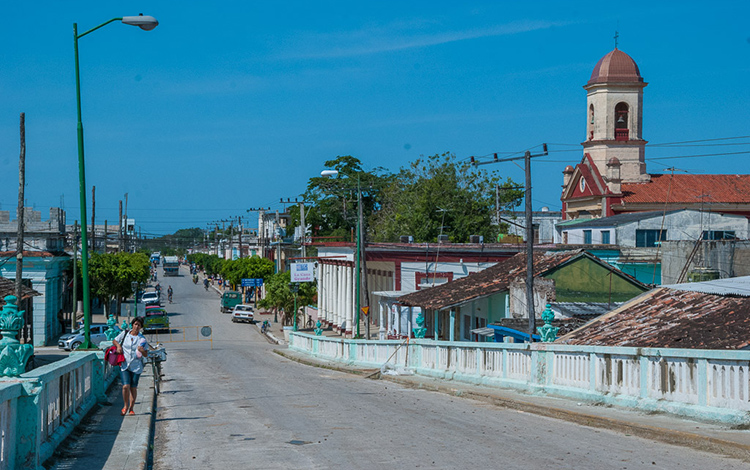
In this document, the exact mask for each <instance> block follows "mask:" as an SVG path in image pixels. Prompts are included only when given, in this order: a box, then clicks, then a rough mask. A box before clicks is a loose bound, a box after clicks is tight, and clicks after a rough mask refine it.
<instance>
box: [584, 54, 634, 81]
mask: <svg viewBox="0 0 750 470" xmlns="http://www.w3.org/2000/svg"><path fill="white" fill-rule="evenodd" d="M642 81H643V77H641V71H640V70H638V65H637V64H636V63H635V61H634V60H633V59H632V58H631V57H630V56H629V55H627V54H626V53H624V52H622V51H621V50H619V49H615V50H614V51H612V52H610V53H609V54H607V55H605V56H604V57H602V58H601V59H599V62H597V63H596V66H595V67H594V71H593V72H592V73H591V78H590V79H589V82H588V84H589V85H591V84H593V83H606V82H642Z"/></svg>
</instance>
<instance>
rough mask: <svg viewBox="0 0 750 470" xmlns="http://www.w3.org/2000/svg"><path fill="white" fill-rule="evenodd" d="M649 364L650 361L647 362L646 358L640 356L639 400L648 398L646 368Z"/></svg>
mask: <svg viewBox="0 0 750 470" xmlns="http://www.w3.org/2000/svg"><path fill="white" fill-rule="evenodd" d="M650 362H651V361H649V358H648V356H641V357H640V358H639V363H640V369H641V370H640V382H641V387H640V395H639V396H640V398H647V397H648V366H649V363H650Z"/></svg>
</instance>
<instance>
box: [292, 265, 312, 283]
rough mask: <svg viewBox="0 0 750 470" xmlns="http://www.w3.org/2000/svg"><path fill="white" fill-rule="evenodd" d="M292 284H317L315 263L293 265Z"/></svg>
mask: <svg viewBox="0 0 750 470" xmlns="http://www.w3.org/2000/svg"><path fill="white" fill-rule="evenodd" d="M291 266H292V282H315V263H292V264H291Z"/></svg>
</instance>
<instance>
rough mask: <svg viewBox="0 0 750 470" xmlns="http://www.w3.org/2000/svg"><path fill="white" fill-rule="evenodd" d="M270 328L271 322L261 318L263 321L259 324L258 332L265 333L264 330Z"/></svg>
mask: <svg viewBox="0 0 750 470" xmlns="http://www.w3.org/2000/svg"><path fill="white" fill-rule="evenodd" d="M270 328H271V324H270V323H268V320H263V323H262V324H261V325H260V332H261V333H263V334H266V332H267V331H268V330H269V329H270Z"/></svg>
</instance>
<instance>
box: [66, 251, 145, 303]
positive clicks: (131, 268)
mask: <svg viewBox="0 0 750 470" xmlns="http://www.w3.org/2000/svg"><path fill="white" fill-rule="evenodd" d="M79 263H80V262H79ZM78 273H79V276H80V273H81V270H80V269H79V270H78ZM149 273H150V262H149V259H148V256H146V255H144V254H143V253H128V252H124V251H121V252H119V253H92V254H91V258H90V260H89V283H90V289H91V294H92V295H94V296H96V297H98V298H99V299H100V300H101V301H102V303H103V304H104V305H105V306H107V307H108V306H109V303H110V301H112V300H113V299H125V298H127V297H128V296H130V294H132V293H133V287H132V283H133V282H137V283H139V284H141V283H145V282H146V281H148V277H149ZM81 284H82V283H80V282H79V284H78V285H81ZM107 313H109V312H107Z"/></svg>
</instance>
